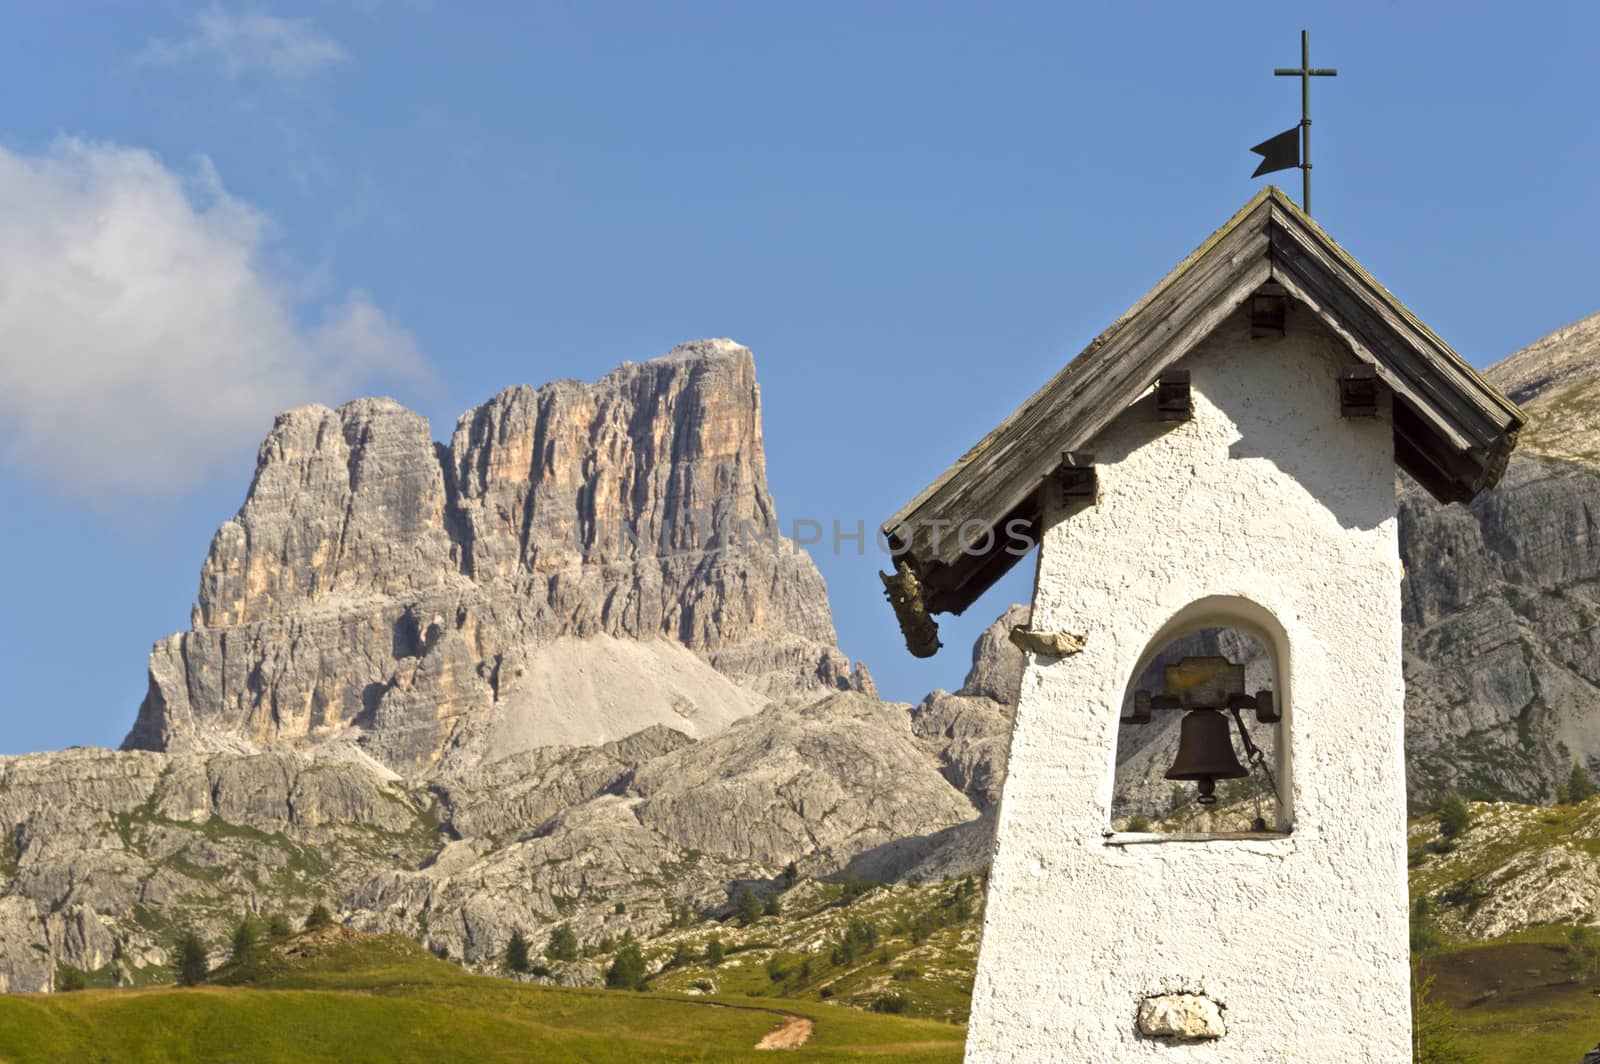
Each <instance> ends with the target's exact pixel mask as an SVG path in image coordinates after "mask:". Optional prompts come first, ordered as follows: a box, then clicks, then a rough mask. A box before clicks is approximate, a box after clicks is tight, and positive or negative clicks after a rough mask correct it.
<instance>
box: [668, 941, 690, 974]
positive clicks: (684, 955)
mask: <svg viewBox="0 0 1600 1064" xmlns="http://www.w3.org/2000/svg"><path fill="white" fill-rule="evenodd" d="M693 963H694V950H692V949H690V948H689V943H687V942H680V943H678V944H677V945H676V946H674V947H673V949H672V956H671V957H670V958H668V960H667V967H668V968H682V967H684V966H685V965H688V964H693Z"/></svg>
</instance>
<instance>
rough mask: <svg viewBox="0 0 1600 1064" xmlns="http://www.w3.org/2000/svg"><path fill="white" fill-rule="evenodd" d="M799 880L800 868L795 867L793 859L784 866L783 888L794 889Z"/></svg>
mask: <svg viewBox="0 0 1600 1064" xmlns="http://www.w3.org/2000/svg"><path fill="white" fill-rule="evenodd" d="M798 882H800V869H799V868H797V867H795V863H794V862H793V861H790V862H789V863H788V864H786V865H784V866H783V889H784V890H793V889H794V885H795V884H796V883H798Z"/></svg>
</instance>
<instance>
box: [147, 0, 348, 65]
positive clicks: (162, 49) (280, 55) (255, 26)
mask: <svg viewBox="0 0 1600 1064" xmlns="http://www.w3.org/2000/svg"><path fill="white" fill-rule="evenodd" d="M346 58H347V56H346V54H345V50H344V48H343V47H342V46H341V45H340V44H339V42H338V41H336V40H334V39H333V38H332V37H330V36H328V35H327V34H326V33H324V32H322V31H321V30H319V29H318V28H317V27H316V26H315V25H314V24H313V23H312V21H311V20H310V19H304V18H279V17H277V16H276V15H269V14H267V13H265V12H262V11H256V12H249V13H241V14H233V13H231V12H227V11H224V10H222V9H221V8H219V7H211V8H207V9H206V10H204V11H201V12H199V13H198V14H196V15H195V16H194V17H193V18H192V19H190V24H189V34H188V36H186V37H184V38H182V39H181V40H176V41H164V40H153V41H151V42H150V43H149V45H147V46H146V47H145V50H144V51H143V52H141V53H140V54H139V56H138V61H139V62H142V63H154V64H176V63H185V62H190V61H192V60H205V61H209V62H214V63H216V64H218V65H219V66H221V67H222V69H223V70H224V71H226V72H227V73H228V75H229V76H230V77H238V76H239V75H241V74H247V73H252V72H257V71H261V72H266V73H269V74H273V75H275V76H277V77H281V78H303V77H307V76H309V75H311V74H315V73H316V72H317V71H319V70H321V69H323V68H324V67H327V66H331V65H333V64H334V63H339V62H343V61H344V60H345V59H346Z"/></svg>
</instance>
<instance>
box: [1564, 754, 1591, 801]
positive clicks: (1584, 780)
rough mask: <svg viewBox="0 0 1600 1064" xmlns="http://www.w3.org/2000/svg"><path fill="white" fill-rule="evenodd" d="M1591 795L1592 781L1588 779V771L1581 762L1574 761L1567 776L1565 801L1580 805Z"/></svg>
mask: <svg viewBox="0 0 1600 1064" xmlns="http://www.w3.org/2000/svg"><path fill="white" fill-rule="evenodd" d="M1593 797H1594V783H1593V781H1591V780H1590V779H1589V772H1588V770H1587V769H1585V768H1584V767H1583V762H1581V761H1579V762H1576V763H1575V764H1573V766H1572V774H1571V775H1570V776H1568V777H1567V801H1569V802H1571V803H1572V804H1573V805H1581V804H1582V803H1584V802H1587V801H1588V800H1589V799H1590V798H1593Z"/></svg>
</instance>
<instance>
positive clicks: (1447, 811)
mask: <svg viewBox="0 0 1600 1064" xmlns="http://www.w3.org/2000/svg"><path fill="white" fill-rule="evenodd" d="M1471 826H1472V810H1470V809H1468V808H1467V803H1466V802H1464V801H1462V800H1461V795H1459V794H1457V793H1456V792H1455V791H1451V792H1450V793H1449V794H1447V795H1445V796H1444V798H1443V799H1442V800H1441V801H1440V802H1439V834H1441V835H1443V836H1444V837H1445V838H1455V837H1456V836H1457V835H1460V834H1462V833H1463V832H1465V831H1466V830H1467V828H1469V827H1471Z"/></svg>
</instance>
